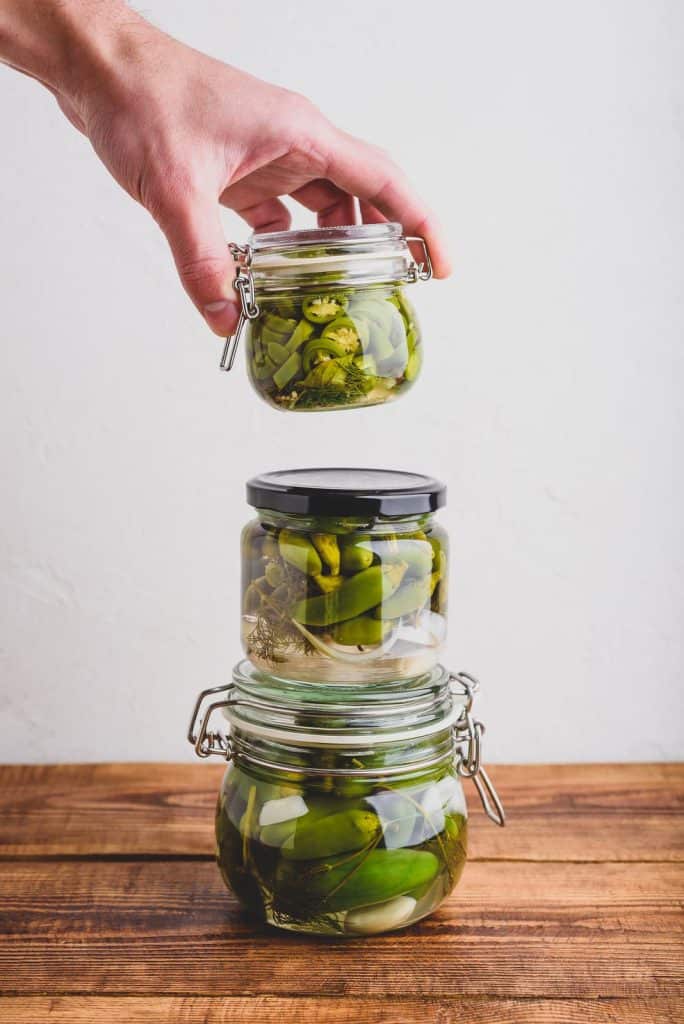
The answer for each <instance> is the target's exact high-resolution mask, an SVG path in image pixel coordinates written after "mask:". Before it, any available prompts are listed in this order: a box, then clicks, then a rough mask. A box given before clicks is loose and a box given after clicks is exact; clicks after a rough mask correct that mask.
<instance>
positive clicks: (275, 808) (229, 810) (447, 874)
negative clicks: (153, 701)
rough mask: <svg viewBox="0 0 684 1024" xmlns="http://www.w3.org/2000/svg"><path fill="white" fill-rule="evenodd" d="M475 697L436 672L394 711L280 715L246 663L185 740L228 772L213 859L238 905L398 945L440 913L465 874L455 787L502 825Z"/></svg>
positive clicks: (314, 928)
mask: <svg viewBox="0 0 684 1024" xmlns="http://www.w3.org/2000/svg"><path fill="white" fill-rule="evenodd" d="M476 688H477V683H476V681H475V680H474V679H473V678H472V677H471V676H469V675H467V674H466V673H459V674H458V675H451V674H449V673H448V672H446V671H445V670H444V669H442V670H441V671H439V672H436V673H435V674H434V675H433V677H432V680H431V683H430V685H429V686H426V687H424V688H423V689H422V690H421V691H420V692H412V693H410V694H409V695H407V696H401V695H399V694H396V695H395V697H394V699H393V700H392V701H391V702H387V701H385V702H383V703H379V702H370V703H369V702H367V701H364V700H363V699H362V698H363V694H362V693H361V692H360V691H357V693H356V694H355V695H353V694H352V695H350V694H346V695H345V697H341V698H340V699H338V700H335V701H331V700H329V699H328V700H324V701H323V702H322V703H318V704H317V703H316V702H315V701H313V700H307V701H302V700H299V699H298V698H297V695H296V693H290V694H288V693H281V696H280V700H279V702H276V700H275V699H273V697H272V696H270V695H268V697H267V699H264V688H263V681H259V680H255V677H254V671H253V669H252V668H251V667H250V665H249V664H248V663H242V664H241V665H238V666H237V668H236V669H235V672H234V675H233V683H232V685H231V686H228V687H215V688H213V689H210V690H205V691H203V693H201V694H200V696H199V698H198V700H197V703H196V705H195V709H194V712H193V716H192V721H191V725H190V731H189V735H188V739H189V740H190V742H191V743H192V744H193V746H194V748H195V751H196V753H197V754H198V756H200V757H209V756H211V755H212V754H216V755H219V756H222V757H224V758H225V759H226V760H228V761H229V762H230V764H229V766H228V769H227V771H226V774H225V777H224V780H223V783H222V786H221V790H220V793H219V798H218V804H217V810H216V843H217V847H216V855H217V860H218V864H219V867H220V870H221V873H222V875H223V878H224V880H225V882H226V884H227V885H228V886H229V888H230V889H232V891H233V892H234V893H235V895H236V896H237V897H238V899H239V900H240V901H241V902H242V903H243V904H244V905H245V906H246V907H247V908H249V909H250V910H251V911H252V912H254V913H255V914H257V915H258V916H259V917H260V918H261V919H262V920H264V921H266V922H267V923H269V924H272V925H276V926H278V927H281V928H286V929H290V930H292V931H301V932H309V933H316V934H321V935H339V936H349V937H354V936H360V935H372V934H377V933H379V932H386V931H393V930H395V929H397V928H404V927H406V926H407V925H410V924H413V923H414V922H416V921H418V920H420V919H421V918H423V917H425V916H427V915H428V914H430V913H432V911H433V910H435V909H436V908H437V907H438V906H439V904H440V903H441V902H442V901H443V900H444V899H445V897H446V896H448V894H449V893H450V892H451V890H452V889H453V888H454V886H455V885H456V883H457V882H458V880H459V877H460V875H461V872H462V870H463V867H464V865H465V861H466V850H467V809H466V803H465V798H464V794H463V789H462V786H461V780H462V779H463V778H471V779H472V780H473V782H474V784H475V786H476V788H477V790H478V793H479V795H480V797H481V800H482V804H483V806H484V809H485V812H486V813H487V815H488V816H489V817H490V818H491V819H492V820H493V821H494V822H496V824H498V825H503V824H504V820H505V819H504V812H503V808H502V806H501V803H500V801H499V798H498V796H497V794H496V792H495V790H494V788H493V786H492V783H491V781H490V780H489V777H488V776H487V773H486V771H485V770H484V768H483V767H482V764H481V738H482V732H483V727H482V724H481V723H480V722H478V721H475V720H474V719H473V717H472V703H473V695H474V692H475V690H476ZM274 692H276V693H277V692H278V686H277V684H276V685H275V686H274ZM345 698H346V699H345ZM217 715H219V716H221V717H222V725H221V727H217V725H216V723H215V721H214V719H215V717H216V716H217Z"/></svg>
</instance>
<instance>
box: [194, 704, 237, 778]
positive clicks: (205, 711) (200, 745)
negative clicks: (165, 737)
mask: <svg viewBox="0 0 684 1024" xmlns="http://www.w3.org/2000/svg"><path fill="white" fill-rule="evenodd" d="M231 690H232V687H231V686H212V687H211V688H210V689H208V690H202V692H201V693H200V695H199V697H198V698H197V701H196V702H195V708H194V710H193V712H192V718H191V719H190V728H189V729H188V740H189V741H190V743H192V745H193V747H194V748H195V753H196V754H197V756H198V757H211V756H212V755H214V754H216V755H218V756H219V757H225V759H226V761H230V759H231V757H232V756H233V748H232V746H231V742H230V737H229V736H228V735H226V734H225V733H222V732H218V731H216V730H210V729H209V720H210V719H211V716H212V715H213V713H214V711H217V710H218V709H219V708H227V707H230V706H231V705H233V704H237V701H236V700H230V699H228V697H227V695H228V694H229V693H230V692H231ZM217 693H223V694H226V699H225V700H215V701H212V702H211V704H210V705H209V706H208V707H204V702H205V701H206V699H207V698H208V697H213V696H214V694H217Z"/></svg>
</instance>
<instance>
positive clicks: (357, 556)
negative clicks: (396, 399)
mask: <svg viewBox="0 0 684 1024" xmlns="http://www.w3.org/2000/svg"><path fill="white" fill-rule="evenodd" d="M445 500H446V488H445V486H444V485H443V484H441V483H440V482H439V481H437V480H433V479H432V478H430V477H426V476H422V475H420V474H416V473H403V472H393V471H389V470H368V469H364V470H358V469H306V470H289V471H281V472H275V473H266V474H264V475H262V476H259V477H254V478H253V479H252V480H250V481H249V482H248V484H247V501H248V502H249V504H250V505H252V506H254V508H256V510H257V517H256V519H254V520H252V522H250V523H248V524H247V526H246V527H245V528H244V530H243V532H242V628H241V633H242V645H243V649H244V651H245V654H246V655H247V656H248V657H249V658H250V660H251V661H252V662H253V663H254V665H256V666H257V667H258V668H261V669H263V670H264V671H265V672H268V673H271V674H274V675H277V676H280V677H282V678H284V679H297V680H301V681H310V682H312V683H319V684H320V683H326V682H339V683H344V682H347V681H349V682H353V683H355V682H357V681H358V680H360V679H362V680H363V681H365V682H367V683H378V682H383V681H385V680H391V679H394V680H400V679H410V678H412V677H415V676H418V675H420V674H422V673H424V672H426V671H429V669H430V668H432V667H433V666H434V665H436V664H437V662H438V660H439V655H440V651H441V648H442V644H443V642H444V638H445V635H446V610H447V568H448V557H447V555H448V552H447V535H446V532H445V531H444V530H443V529H442V527H440V526H439V525H438V524H437V523H436V522H435V518H434V513H435V511H436V510H437V509H438V508H440V507H441V506H442V505H443V504H444V503H445Z"/></svg>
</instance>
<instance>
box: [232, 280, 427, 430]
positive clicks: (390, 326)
mask: <svg viewBox="0 0 684 1024" xmlns="http://www.w3.org/2000/svg"><path fill="white" fill-rule="evenodd" d="M421 361H422V346H421V337H420V329H419V326H418V322H417V320H416V316H415V312H414V310H413V308H412V306H411V305H410V303H409V301H408V299H407V298H406V296H405V294H404V291H403V289H401V288H382V287H376V288H372V289H352V288H345V289H334V288H332V289H331V288H330V287H327V288H326V287H325V283H324V282H321V283H320V284H319V286H318V288H316V287H315V286H314V289H313V290H308V291H302V292H300V293H298V294H297V295H295V296H292V295H290V294H288V293H282V294H280V295H273V296H269V297H268V298H263V299H262V300H261V301H260V303H259V315H258V316H257V317H256V319H254V320H251V321H250V324H249V329H248V331H247V367H248V371H249V375H250V378H251V381H252V384H253V385H254V387H255V389H256V390H257V391H258V393H259V394H260V395H261V396H262V398H264V399H265V400H266V401H267V402H269V403H270V404H271V405H274V406H275V407H276V408H279V409H291V410H296V411H300V412H301V411H316V410H323V409H329V408H331V407H333V408H354V407H357V406H361V405H377V404H378V403H380V402H385V401H387V400H388V399H390V398H393V397H395V396H396V395H398V394H400V393H402V392H403V391H405V390H406V389H407V388H408V387H410V386H411V384H412V383H413V381H414V380H415V379H416V377H417V376H418V373H419V370H420V366H421Z"/></svg>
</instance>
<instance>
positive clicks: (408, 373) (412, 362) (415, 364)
mask: <svg viewBox="0 0 684 1024" xmlns="http://www.w3.org/2000/svg"><path fill="white" fill-rule="evenodd" d="M421 362H422V357H421V354H420V349H419V348H416V349H414V350H413V352H411V355H410V356H409V358H408V362H407V364H406V370H405V371H404V376H405V377H406V380H415V379H416V377H417V376H418V374H419V373H420V366H421Z"/></svg>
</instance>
